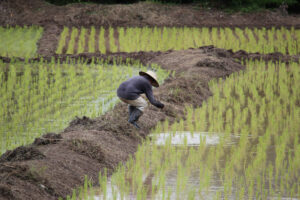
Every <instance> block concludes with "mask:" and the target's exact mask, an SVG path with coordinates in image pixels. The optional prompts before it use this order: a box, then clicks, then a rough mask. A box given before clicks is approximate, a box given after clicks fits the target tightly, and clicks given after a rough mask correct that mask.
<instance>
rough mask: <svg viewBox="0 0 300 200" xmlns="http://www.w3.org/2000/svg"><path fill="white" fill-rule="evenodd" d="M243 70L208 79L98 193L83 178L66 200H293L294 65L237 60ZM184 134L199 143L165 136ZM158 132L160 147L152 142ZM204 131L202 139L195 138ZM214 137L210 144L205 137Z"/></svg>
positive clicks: (297, 73) (297, 92)
mask: <svg viewBox="0 0 300 200" xmlns="http://www.w3.org/2000/svg"><path fill="white" fill-rule="evenodd" d="M245 65H246V66H247V69H246V70H245V71H243V72H239V73H235V74H232V75H230V76H229V77H228V78H226V80H223V79H220V80H213V81H211V82H210V88H211V90H212V91H213V93H214V95H213V96H212V97H211V98H209V99H208V101H207V102H205V103H203V105H202V107H199V108H196V109H193V108H191V107H186V120H185V121H184V120H181V121H179V122H177V123H174V124H172V125H170V124H169V122H168V121H165V122H163V123H160V124H158V125H157V127H156V128H155V129H154V130H153V140H152V141H150V140H149V139H147V140H145V141H144V142H143V144H142V145H140V146H139V148H138V151H137V152H136V154H135V159H133V158H130V159H129V160H128V162H127V163H126V164H120V165H119V167H118V169H117V171H116V172H115V173H114V174H113V175H112V176H111V177H110V178H107V176H106V171H104V173H100V174H99V183H100V189H98V188H94V187H93V186H92V184H91V182H90V181H89V179H88V177H86V178H85V185H84V187H81V188H79V189H77V190H74V192H73V195H72V196H69V197H68V198H67V199H88V198H90V199H132V198H136V199H298V198H300V181H299V178H300V176H299V172H300V170H299V169H300V144H299V142H300V138H299V137H300V135H299V132H300V124H299V121H300V120H299V119H300V104H299V102H300V89H299V87H298V85H299V82H300V68H299V64H298V63H294V62H289V63H284V62H277V63H273V62H265V61H251V60H247V61H245ZM185 132H189V133H190V134H191V135H192V136H191V137H193V135H199V133H200V135H202V136H201V137H199V138H198V139H199V145H196V146H189V145H188V141H187V135H186V134H184V137H182V140H183V141H182V144H181V145H172V138H173V137H175V136H176V135H180V134H183V133H185ZM163 133H166V134H167V138H166V140H165V144H164V145H161V144H157V143H155V141H156V140H157V139H158V137H161V134H163ZM202 133H205V134H202ZM215 136H217V137H218V140H215V141H217V142H216V143H211V142H209V140H210V139H211V138H213V137H215Z"/></svg>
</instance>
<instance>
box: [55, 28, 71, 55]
mask: <svg viewBox="0 0 300 200" xmlns="http://www.w3.org/2000/svg"><path fill="white" fill-rule="evenodd" d="M68 35H69V28H68V27H64V29H63V31H62V32H61V35H60V40H59V43H58V47H57V50H56V52H55V53H56V54H62V53H63V48H64V47H65V45H66V38H67V37H68Z"/></svg>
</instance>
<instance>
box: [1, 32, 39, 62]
mask: <svg viewBox="0 0 300 200" xmlns="http://www.w3.org/2000/svg"><path fill="white" fill-rule="evenodd" d="M42 34H43V28H42V27H37V26H24V27H20V26H16V27H0V44H1V45H0V56H3V57H22V58H30V57H36V56H37V42H38V40H39V39H40V38H41V36H42Z"/></svg>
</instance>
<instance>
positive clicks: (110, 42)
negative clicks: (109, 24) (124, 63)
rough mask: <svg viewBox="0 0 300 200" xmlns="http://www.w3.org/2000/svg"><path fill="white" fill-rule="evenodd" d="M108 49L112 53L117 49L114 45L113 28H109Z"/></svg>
mask: <svg viewBox="0 0 300 200" xmlns="http://www.w3.org/2000/svg"><path fill="white" fill-rule="evenodd" d="M108 31H109V51H110V52H112V53H114V52H117V51H118V47H117V46H116V39H115V29H114V28H109V29H108Z"/></svg>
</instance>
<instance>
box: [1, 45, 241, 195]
mask: <svg viewBox="0 0 300 200" xmlns="http://www.w3.org/2000/svg"><path fill="white" fill-rule="evenodd" d="M117 55H118V54H116V56H117ZM121 55H122V56H124V57H125V58H126V56H125V54H124V53H122V54H121ZM220 55H221V56H220ZM224 55H228V56H224ZM230 55H231V52H229V51H226V50H224V49H218V48H214V47H205V48H199V49H188V50H182V51H168V52H156V53H154V52H150V53H148V54H147V53H142V52H139V53H132V54H128V55H127V57H131V58H134V59H140V60H141V62H142V63H144V64H146V65H150V64H152V63H156V64H159V65H160V66H161V67H162V68H164V69H166V70H172V71H174V74H175V75H174V76H172V77H169V78H167V79H166V80H165V82H164V84H162V85H161V86H160V87H159V88H157V89H155V90H154V95H155V97H157V98H158V99H159V100H160V101H162V102H163V103H164V104H165V108H164V109H163V110H160V109H158V108H156V107H154V106H152V105H151V106H150V105H149V106H148V107H147V108H146V110H145V112H144V115H143V116H142V117H141V118H140V120H139V125H140V126H141V127H142V128H141V129H140V130H137V129H135V128H134V127H133V126H132V125H131V124H129V123H128V122H127V120H128V111H127V106H126V105H125V104H123V103H119V104H118V105H116V106H115V108H114V109H113V110H112V111H110V112H108V113H106V114H105V115H103V116H100V117H98V118H95V119H89V118H87V117H83V118H76V119H75V120H74V121H72V122H71V123H70V126H69V127H68V128H66V129H65V130H64V131H63V132H61V133H60V134H59V135H55V134H53V133H48V134H46V135H44V136H42V137H41V138H38V139H36V140H35V142H34V143H33V144H31V145H28V146H27V147H22V148H25V149H26V148H33V149H34V150H35V151H37V152H40V155H43V158H41V159H36V157H35V156H33V157H32V158H28V157H26V156H25V155H26V154H20V155H19V154H17V155H18V159H11V157H10V156H2V157H1V162H0V199H57V198H58V197H66V196H67V195H69V194H71V193H72V189H74V188H77V187H79V186H82V185H83V182H84V176H85V175H87V176H88V177H89V178H90V180H91V181H92V182H93V184H94V185H97V184H98V182H97V180H98V173H99V171H103V170H104V168H107V169H108V174H111V173H112V172H113V171H114V169H115V167H116V166H117V165H118V163H120V162H123V163H124V162H126V160H127V159H128V158H129V156H131V155H132V154H134V152H135V151H136V149H137V146H138V144H140V142H141V141H142V139H143V138H145V137H146V136H147V135H148V134H149V133H150V132H151V129H152V128H154V127H155V125H156V124H157V123H158V122H161V121H164V120H167V119H168V120H169V121H170V123H172V122H174V121H178V120H179V119H181V118H183V115H184V113H185V105H190V106H193V107H197V106H201V104H202V102H203V101H204V100H206V99H207V98H208V97H209V96H211V95H212V94H211V92H210V90H209V87H208V81H209V80H211V79H213V78H220V77H221V78H225V77H226V76H228V75H229V74H231V73H233V72H236V71H239V70H242V69H244V67H243V66H242V65H241V64H240V63H239V62H238V61H235V59H233V58H232V57H230ZM93 56H95V55H93ZM102 56H103V55H102ZM208 58H209V59H208ZM211 63H213V64H211ZM216 63H221V64H218V67H215V64H216ZM16 150H17V149H16ZM16 150H14V151H16ZM14 151H13V152H14ZM4 155H5V154H4ZM22 155H23V156H24V157H25V158H26V159H22ZM12 157H13V158H14V156H12ZM24 174H25V176H24Z"/></svg>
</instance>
